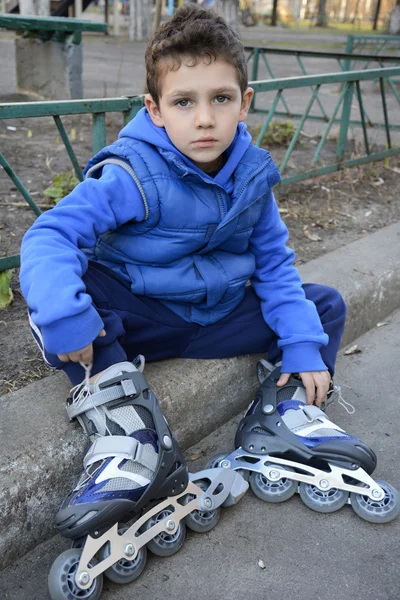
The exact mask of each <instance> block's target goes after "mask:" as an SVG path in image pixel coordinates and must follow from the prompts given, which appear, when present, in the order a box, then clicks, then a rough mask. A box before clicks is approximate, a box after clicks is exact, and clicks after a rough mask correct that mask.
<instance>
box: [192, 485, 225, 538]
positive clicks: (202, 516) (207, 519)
mask: <svg viewBox="0 0 400 600" xmlns="http://www.w3.org/2000/svg"><path fill="white" fill-rule="evenodd" d="M196 485H197V486H198V487H199V488H200V489H202V490H203V491H206V490H207V488H208V486H207V483H206V482H205V481H198V482H196ZM189 500H190V499H189V498H188V499H187V502H189ZM185 504H186V502H185ZM220 515H221V509H220V508H219V507H218V508H214V510H207V511H203V510H193V511H192V512H191V513H189V514H188V515H187V517H186V518H185V523H186V526H187V527H189V529H191V530H192V531H195V532H196V533H206V532H207V531H211V529H214V527H215V526H216V524H217V523H218V521H219V517H220Z"/></svg>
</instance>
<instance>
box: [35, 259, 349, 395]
mask: <svg viewBox="0 0 400 600" xmlns="http://www.w3.org/2000/svg"><path fill="white" fill-rule="evenodd" d="M83 280H84V282H85V285H86V291H87V293H88V294H89V295H90V296H91V297H92V300H93V304H94V306H95V307H96V310H97V311H98V313H99V315H100V316H101V318H102V319H103V322H104V329H105V331H106V335H105V336H104V337H98V338H97V339H96V340H94V342H93V347H94V363H93V368H92V371H91V375H95V374H96V373H98V372H100V371H102V370H104V369H106V368H107V367H109V366H111V365H113V364H115V363H117V362H121V361H124V360H127V359H128V360H132V359H133V358H134V357H135V356H137V355H138V354H143V355H144V356H145V358H146V361H147V362H150V361H154V360H161V359H165V358H227V357H230V356H239V355H241V354H255V353H264V354H267V355H268V360H269V361H271V362H276V361H278V360H279V359H280V356H281V351H280V349H279V348H278V345H277V336H276V334H275V333H274V332H273V331H272V329H270V328H269V327H268V325H266V323H265V321H264V319H263V316H262V314H261V310H260V301H259V299H258V298H257V296H256V294H255V292H254V289H253V288H252V287H251V286H248V287H246V291H245V296H244V298H243V300H242V302H241V303H240V304H239V306H238V307H237V308H236V309H235V310H234V311H232V312H231V313H230V314H229V315H228V316H226V317H225V318H224V319H222V320H221V321H218V323H214V324H213V325H207V326H205V327H204V326H202V325H198V324H196V323H188V322H186V321H184V320H183V319H181V317H179V316H178V315H176V314H175V313H174V312H172V311H171V310H170V309H168V308H166V307H165V306H164V305H163V304H162V303H161V302H159V301H158V300H154V299H152V298H147V297H146V296H135V295H134V294H133V293H132V292H131V291H130V286H129V284H128V283H127V282H126V281H124V280H123V279H122V278H120V277H119V276H118V275H116V274H115V273H113V272H112V271H111V270H110V269H107V268H106V267H104V266H103V265H100V264H98V263H89V268H88V270H87V272H86V273H85V275H84V277H83ZM303 288H304V292H305V294H306V296H307V298H308V299H309V300H312V301H313V302H314V303H315V305H316V307H317V310H318V313H319V316H320V319H321V323H322V326H323V328H324V331H325V333H327V334H328V335H329V343H328V345H327V346H324V347H322V348H321V356H322V359H323V361H324V362H325V364H326V366H327V367H328V369H329V371H330V373H331V374H332V375H333V372H334V368H335V361H336V355H337V352H338V349H339V344H340V340H341V337H342V335H343V330H344V324H345V318H346V306H345V303H344V301H343V299H342V297H341V295H340V294H339V293H338V292H337V291H336V290H334V289H333V288H330V287H326V286H323V285H317V284H312V283H311V284H304V286H303ZM35 329H36V332H35V331H33V330H32V332H33V334H34V337H35V339H36V341H37V342H38V344H39V346H40V347H41V350H42V351H43V354H44V358H45V360H46V362H48V363H49V364H50V365H51V366H53V367H55V368H57V369H60V370H63V371H65V373H66V374H67V375H68V377H69V378H70V380H71V382H72V383H73V384H74V385H76V384H78V383H80V382H81V381H82V380H83V379H84V370H83V368H82V367H81V366H80V365H79V363H73V362H69V363H63V362H61V361H60V359H59V358H58V357H57V356H56V355H54V354H49V353H48V352H46V350H45V348H43V344H42V341H41V339H40V332H38V330H37V328H35ZM38 334H39V335H38Z"/></svg>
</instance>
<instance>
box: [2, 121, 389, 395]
mask: <svg viewBox="0 0 400 600" xmlns="http://www.w3.org/2000/svg"><path fill="white" fill-rule="evenodd" d="M63 123H64V125H65V127H66V130H67V132H68V134H69V136H70V139H71V140H72V141H73V146H74V150H75V152H76V154H77V157H78V160H79V162H80V164H81V165H82V166H83V165H84V164H85V163H86V161H87V160H88V158H89V157H90V156H91V123H90V119H89V118H86V117H81V116H80V117H69V118H65V119H63ZM107 125H108V131H107V142H108V143H110V142H111V141H112V140H113V139H114V138H115V137H116V135H117V132H118V131H119V129H120V128H121V125H122V122H121V119H120V117H119V116H116V115H111V116H108V117H107ZM10 127H11V129H9V128H10ZM315 143H316V142H315V139H312V138H309V136H307V137H305V138H304V139H302V142H301V144H300V145H299V146H298V147H297V149H295V151H294V154H293V155H292V158H291V160H290V162H289V169H288V174H292V173H294V172H295V171H296V170H298V168H299V166H300V167H302V166H303V165H304V164H305V162H307V161H309V158H310V156H312V154H313V152H314V151H315ZM0 146H1V152H2V153H3V154H4V156H5V157H6V159H7V160H8V161H9V163H10V164H11V165H12V166H13V168H14V169H15V171H16V172H17V175H18V176H19V177H20V178H21V180H22V181H23V183H24V184H25V186H26V187H27V188H28V190H29V191H30V193H31V195H32V197H33V199H34V200H35V202H36V203H37V204H38V205H39V206H40V208H41V209H42V210H47V209H49V208H51V203H49V200H48V198H46V197H45V196H44V195H43V190H44V189H46V188H47V187H49V186H50V185H51V180H52V178H53V177H54V175H57V174H60V173H61V172H67V171H70V169H71V164H70V161H69V158H68V155H67V153H66V151H65V149H64V146H63V144H62V143H61V141H60V139H59V136H58V132H57V130H56V127H55V125H54V123H53V121H52V119H50V118H43V119H29V120H15V121H2V122H0ZM334 148H335V143H334V141H331V142H330V144H329V143H328V145H327V147H326V148H325V149H324V153H325V154H324V155H322V160H324V159H326V158H327V157H328V154H329V153H332V152H334ZM269 149H270V151H271V154H272V156H273V157H274V159H275V160H276V162H277V163H278V164H279V163H280V160H281V159H282V157H283V156H284V153H285V151H286V148H285V147H282V146H272V147H270V148H269ZM351 153H352V154H353V155H354V154H356V153H357V147H356V144H351V145H350V148H349V154H348V156H350V154H351ZM276 196H277V200H278V204H279V209H280V212H281V216H282V218H283V220H284V221H285V223H286V224H287V226H288V228H289V232H290V240H289V244H290V246H291V247H292V248H294V250H295V251H296V254H297V264H298V265H300V264H302V263H304V262H307V261H309V260H311V259H313V258H317V257H318V256H321V255H323V254H325V253H327V252H330V251H332V250H335V249H336V248H338V247H340V246H343V245H345V244H349V243H350V242H352V241H354V240H356V239H358V238H360V237H362V236H364V235H366V234H368V233H370V232H371V231H374V230H376V229H379V228H381V227H384V226H386V225H389V224H391V223H394V222H396V221H398V220H400V202H399V196H400V157H395V158H392V159H391V160H390V162H386V163H385V162H384V161H381V162H379V163H371V164H367V165H363V166H360V167H355V168H353V169H347V170H343V171H339V172H337V173H334V174H331V175H326V176H323V177H319V178H314V179H309V180H306V181H303V182H300V183H297V184H291V185H287V186H280V187H279V188H278V189H277V190H276ZM34 220H35V215H34V213H33V212H32V210H31V209H30V208H29V207H28V205H27V204H26V202H25V201H24V199H23V198H22V197H21V196H20V194H19V192H18V191H17V189H16V188H15V186H14V185H13V183H12V181H11V180H10V179H9V178H8V177H7V176H6V175H5V173H4V171H0V236H1V239H0V256H5V255H10V254H14V253H18V252H19V245H20V242H21V239H22V236H23V234H24V233H25V232H26V230H27V229H28V228H29V227H30V225H31V224H32V223H33V221H34ZM11 287H12V291H13V294H14V301H13V304H12V305H11V306H10V307H8V308H6V309H3V310H0V395H1V394H4V393H8V392H11V391H15V390H17V389H19V388H20V387H23V386H24V385H27V384H28V383H30V382H32V381H35V380H38V379H41V378H42V377H45V376H48V375H51V374H52V372H53V371H52V370H50V369H49V368H47V367H46V366H45V365H44V363H43V360H42V358H41V353H40V351H39V350H38V348H37V346H36V344H35V343H34V341H33V338H32V337H31V334H30V330H29V327H28V322H27V316H26V305H25V302H24V300H23V297H22V295H21V291H20V288H19V282H18V273H17V272H14V274H13V278H12V283H11Z"/></svg>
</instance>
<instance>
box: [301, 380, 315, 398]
mask: <svg viewBox="0 0 400 600" xmlns="http://www.w3.org/2000/svg"><path fill="white" fill-rule="evenodd" d="M302 381H303V384H304V387H305V388H306V394H307V404H314V401H315V382H314V379H313V378H312V377H304V376H303V377H302Z"/></svg>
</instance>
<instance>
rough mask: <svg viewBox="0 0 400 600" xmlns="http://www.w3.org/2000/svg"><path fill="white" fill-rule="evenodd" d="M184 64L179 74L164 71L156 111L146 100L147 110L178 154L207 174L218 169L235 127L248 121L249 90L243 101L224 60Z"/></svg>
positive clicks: (150, 99) (153, 104)
mask: <svg viewBox="0 0 400 600" xmlns="http://www.w3.org/2000/svg"><path fill="white" fill-rule="evenodd" d="M188 64H190V58H189V57H188V58H186V59H185V57H183V59H182V64H181V66H180V67H179V69H178V70H175V71H173V70H171V68H168V70H166V72H165V73H164V75H163V77H162V92H161V96H160V100H159V106H157V105H156V104H155V103H154V101H153V99H152V97H151V96H150V95H149V94H147V96H146V108H147V110H148V112H149V114H150V117H151V120H152V121H153V123H154V125H156V126H157V127H165V130H166V132H167V133H168V136H169V138H170V140H171V141H172V143H173V144H174V145H175V146H176V148H178V150H180V151H181V152H182V154H185V155H186V156H188V157H189V158H190V159H191V160H192V161H193V162H194V164H195V165H197V166H198V167H199V168H200V169H201V170H202V171H204V172H206V173H209V172H212V171H215V170H217V169H218V168H219V167H220V166H221V164H222V160H223V159H222V155H223V153H224V152H225V150H226V149H227V148H228V147H229V145H230V144H231V142H232V140H233V138H234V136H235V133H236V128H237V124H238V122H239V121H244V120H245V119H246V117H247V113H248V110H249V107H250V102H251V99H252V97H253V90H252V89H251V88H247V90H246V91H245V93H244V95H243V98H242V95H241V91H240V87H239V83H238V80H237V74H236V71H235V68H234V67H233V66H232V65H231V64H229V63H227V62H225V61H223V60H216V61H213V62H211V63H210V64H208V63H207V62H204V61H199V63H198V64H197V65H196V66H193V67H191V66H188Z"/></svg>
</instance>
